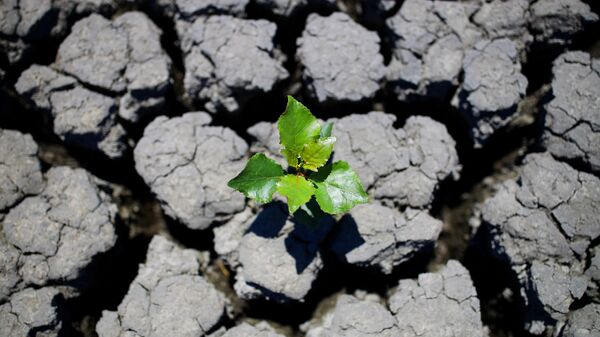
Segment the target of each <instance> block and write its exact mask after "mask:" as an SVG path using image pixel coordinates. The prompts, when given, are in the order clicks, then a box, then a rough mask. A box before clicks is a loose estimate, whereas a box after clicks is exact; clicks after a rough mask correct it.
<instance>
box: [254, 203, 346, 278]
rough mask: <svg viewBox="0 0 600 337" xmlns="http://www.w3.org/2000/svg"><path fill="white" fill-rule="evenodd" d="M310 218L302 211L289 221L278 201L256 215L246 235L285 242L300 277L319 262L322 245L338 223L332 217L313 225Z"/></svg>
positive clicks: (284, 208)
mask: <svg viewBox="0 0 600 337" xmlns="http://www.w3.org/2000/svg"><path fill="white" fill-rule="evenodd" d="M309 218H311V216H310V215H308V214H307V213H306V212H304V211H303V210H298V211H296V214H295V215H294V216H292V217H290V216H289V213H288V211H287V207H286V206H285V204H283V203H282V202H278V201H276V202H272V203H270V204H268V205H266V206H265V207H264V208H263V209H262V210H261V211H260V213H258V214H257V216H256V218H255V220H254V221H253V222H252V224H251V225H250V227H249V228H248V230H247V233H253V234H255V235H257V236H260V237H263V238H267V239H273V240H278V239H283V240H284V245H285V248H286V251H287V253H288V254H289V255H290V256H291V257H292V258H293V259H294V261H295V267H296V273H297V274H298V275H300V274H301V273H303V272H304V271H305V270H306V268H307V267H308V266H309V265H310V264H311V263H312V262H313V261H314V260H315V259H316V258H317V254H318V252H319V249H320V245H321V242H323V241H324V239H325V237H326V236H327V234H328V233H329V232H330V231H331V229H332V228H333V226H334V224H335V219H333V217H331V216H329V215H325V216H320V217H319V218H318V219H316V220H314V221H307V219H309ZM288 221H289V222H290V223H288ZM292 224H293V226H291V225H292Z"/></svg>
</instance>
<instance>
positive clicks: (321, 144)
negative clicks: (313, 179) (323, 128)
mask: <svg viewBox="0 0 600 337" xmlns="http://www.w3.org/2000/svg"><path fill="white" fill-rule="evenodd" d="M333 143H335V137H327V138H320V139H318V140H316V141H312V142H310V143H308V144H306V146H304V149H303V150H302V153H301V154H300V159H301V166H302V168H303V169H306V170H311V171H315V172H317V169H318V168H319V167H321V166H323V165H325V164H326V163H327V160H329V157H331V152H332V151H333Z"/></svg>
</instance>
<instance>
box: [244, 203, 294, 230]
mask: <svg viewBox="0 0 600 337" xmlns="http://www.w3.org/2000/svg"><path fill="white" fill-rule="evenodd" d="M287 218H288V213H287V211H286V210H285V205H284V204H283V203H282V202H279V201H275V202H272V203H269V204H267V205H265V207H264V208H263V209H262V210H261V211H260V212H259V213H258V214H257V215H256V218H255V219H254V221H253V222H252V224H250V227H248V230H247V231H246V233H254V234H256V235H257V236H260V237H263V238H267V239H273V238H277V237H278V236H279V234H280V232H281V231H282V229H283V227H284V226H285V223H286V221H287Z"/></svg>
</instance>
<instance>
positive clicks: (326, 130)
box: [321, 122, 333, 138]
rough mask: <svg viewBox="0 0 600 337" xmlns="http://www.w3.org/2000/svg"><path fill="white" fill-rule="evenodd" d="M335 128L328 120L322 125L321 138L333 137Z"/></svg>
mask: <svg viewBox="0 0 600 337" xmlns="http://www.w3.org/2000/svg"><path fill="white" fill-rule="evenodd" d="M332 130H333V123H331V122H327V123H325V124H323V126H322V127H321V138H327V137H331V131H332Z"/></svg>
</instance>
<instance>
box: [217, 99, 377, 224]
mask: <svg viewBox="0 0 600 337" xmlns="http://www.w3.org/2000/svg"><path fill="white" fill-rule="evenodd" d="M277 128H278V130H279V138H280V144H281V154H282V155H283V156H284V157H285V159H286V160H287V162H288V165H289V169H288V171H287V173H286V172H285V171H284V170H283V168H282V167H281V166H280V165H279V164H278V163H276V162H275V161H274V160H273V159H270V158H268V157H267V156H265V155H264V154H262V153H258V154H255V155H254V156H252V158H250V160H249V161H248V163H247V164H246V167H245V168H244V169H243V170H242V172H241V173H240V174H239V175H238V176H237V177H235V178H233V179H232V180H230V181H229V183H228V186H229V187H231V188H234V189H236V190H238V191H240V192H242V193H243V194H244V195H245V196H246V197H248V198H251V199H255V200H257V201H258V202H261V203H267V202H270V201H271V200H272V199H273V194H274V193H275V192H276V191H277V192H278V193H279V194H281V195H282V196H284V197H286V198H287V202H288V209H289V211H290V214H293V213H294V212H296V211H297V210H298V209H299V208H300V207H303V209H305V207H304V206H305V204H306V203H307V202H309V201H310V200H311V198H312V197H313V196H314V197H315V199H316V201H317V203H318V205H319V206H320V208H321V210H322V211H323V212H325V213H329V214H334V215H335V214H341V213H345V212H347V211H349V210H350V209H351V208H352V207H354V206H356V205H358V204H363V203H366V202H368V201H369V197H368V195H367V193H365V190H364V188H363V186H362V183H361V182H360V178H359V177H358V175H357V174H356V172H354V171H353V170H352V169H351V168H350V165H348V163H347V162H345V161H342V160H340V161H336V162H335V163H331V162H329V157H331V153H332V151H333V145H334V143H335V137H332V136H331V132H332V129H333V125H332V124H331V123H325V124H324V125H321V123H320V122H319V121H318V120H317V118H316V117H315V116H313V114H312V113H311V112H310V110H308V109H307V108H306V107H305V106H304V105H302V103H300V102H298V101H297V100H295V99H294V98H293V97H292V96H288V103H287V107H286V109H285V112H284V113H283V114H282V115H281V116H280V117H279V120H278V121H277ZM305 210H306V211H307V212H309V213H314V212H310V210H308V209H305Z"/></svg>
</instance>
